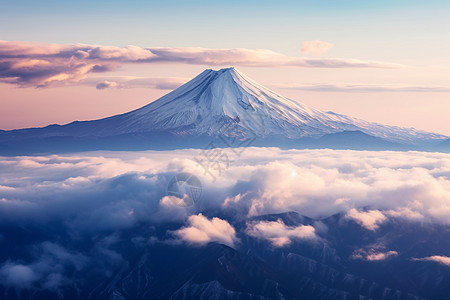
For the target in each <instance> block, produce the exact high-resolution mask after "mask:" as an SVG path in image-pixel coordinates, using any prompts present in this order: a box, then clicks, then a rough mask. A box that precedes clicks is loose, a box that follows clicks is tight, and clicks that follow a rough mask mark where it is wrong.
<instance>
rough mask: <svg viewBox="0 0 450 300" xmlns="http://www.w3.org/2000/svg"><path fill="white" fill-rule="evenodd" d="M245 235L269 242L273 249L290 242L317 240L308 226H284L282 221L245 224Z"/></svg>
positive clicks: (312, 229)
mask: <svg viewBox="0 0 450 300" xmlns="http://www.w3.org/2000/svg"><path fill="white" fill-rule="evenodd" d="M246 233H247V234H248V235H250V236H253V237H256V238H259V239H265V240H269V241H270V242H271V243H272V245H273V246H274V247H283V246H287V245H289V244H290V243H291V242H292V240H294V239H298V240H309V241H312V240H317V239H318V236H317V235H316V230H315V228H314V227H312V226H310V225H300V226H297V227H292V226H286V225H285V224H284V223H283V221H282V220H280V219H279V220H277V221H275V222H268V221H260V222H255V223H250V224H247V229H246Z"/></svg>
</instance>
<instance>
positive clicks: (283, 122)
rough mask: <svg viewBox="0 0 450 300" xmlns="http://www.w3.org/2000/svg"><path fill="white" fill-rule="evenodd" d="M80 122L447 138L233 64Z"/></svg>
mask: <svg viewBox="0 0 450 300" xmlns="http://www.w3.org/2000/svg"><path fill="white" fill-rule="evenodd" d="M81 123H85V124H80V123H75V124H76V125H77V126H79V125H95V126H93V128H94V130H91V129H92V128H90V127H91V126H83V127H87V128H86V129H87V132H85V134H95V135H99V136H104V135H116V134H123V133H131V132H149V131H170V132H172V133H175V134H181V135H185V134H187V135H209V136H217V135H219V134H222V133H223V129H224V128H225V127H227V126H230V125H233V126H234V129H233V134H235V135H237V136H238V137H240V136H242V137H244V136H246V135H249V134H252V135H253V134H255V135H257V136H259V137H263V138H264V137H269V136H279V137H287V138H290V139H297V138H301V137H315V136H317V137H318V136H323V135H325V134H329V133H336V132H341V131H352V130H361V131H362V132H364V133H366V134H369V135H373V136H376V137H380V138H384V139H386V140H389V141H395V142H400V143H416V142H417V141H420V140H433V139H443V138H445V137H444V136H442V135H439V134H434V133H428V132H424V131H419V130H415V129H412V128H401V127H394V126H384V125H381V124H377V123H372V122H366V121H363V120H360V119H356V118H352V117H348V116H344V115H340V114H336V113H333V112H322V111H319V110H315V109H311V108H308V107H306V106H304V105H302V104H300V103H298V102H296V101H293V100H290V99H288V98H285V97H283V96H280V95H278V94H277V93H275V92H273V91H271V90H269V89H267V88H265V87H263V86H261V85H259V84H258V83H256V82H254V81H253V80H251V79H249V78H247V77H246V76H244V75H243V74H241V73H240V72H239V71H237V70H236V69H235V68H227V69H221V70H219V71H214V70H205V71H204V72H202V73H201V74H200V75H198V76H197V77H195V78H194V79H192V80H191V81H189V82H188V83H186V84H184V85H183V86H181V87H179V88H178V89H176V90H174V91H172V92H171V93H169V94H167V95H165V96H163V97H162V98H160V99H158V100H156V101H154V102H152V103H150V104H148V105H146V106H144V107H142V108H140V109H137V110H134V111H131V112H129V113H125V114H122V115H117V116H113V117H110V118H106V119H102V120H97V121H91V122H81ZM75 124H73V123H72V124H70V125H72V126H73V125H75ZM224 134H230V132H228V131H227V132H226V133H224Z"/></svg>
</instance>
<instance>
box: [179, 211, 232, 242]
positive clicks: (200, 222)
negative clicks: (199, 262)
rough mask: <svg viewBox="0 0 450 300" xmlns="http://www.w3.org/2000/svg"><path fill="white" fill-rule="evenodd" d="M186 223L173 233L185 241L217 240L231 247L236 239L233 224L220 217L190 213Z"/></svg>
mask: <svg viewBox="0 0 450 300" xmlns="http://www.w3.org/2000/svg"><path fill="white" fill-rule="evenodd" d="M188 224H189V225H188V226H187V227H183V228H181V229H179V230H177V231H175V233H174V234H175V235H176V236H177V237H178V238H180V239H181V240H183V241H185V242H188V243H192V244H198V245H204V244H207V243H209V242H218V243H221V244H224V245H228V246H230V247H233V246H234V244H235V243H236V241H237V238H236V231H235V229H234V228H233V226H231V225H230V224H229V223H228V222H227V221H225V220H222V219H220V218H217V217H214V218H212V219H211V220H210V219H208V218H207V217H205V216H203V215H202V214H198V215H192V216H190V217H189V219H188Z"/></svg>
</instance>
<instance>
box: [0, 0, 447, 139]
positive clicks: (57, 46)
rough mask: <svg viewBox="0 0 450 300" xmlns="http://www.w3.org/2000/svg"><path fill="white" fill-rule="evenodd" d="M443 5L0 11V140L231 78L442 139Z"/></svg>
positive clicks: (140, 4)
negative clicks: (5, 133)
mask: <svg viewBox="0 0 450 300" xmlns="http://www.w3.org/2000/svg"><path fill="white" fill-rule="evenodd" d="M449 13H450V3H449V2H448V1H438V0H431V1H411V0H410V1H403V0H400V1H384V0H383V1H350V0H349V1H332V0H329V1H234V0H233V1H214V0H213V1H211V0H210V1H199V0H189V1H187V0H184V1H181V0H179V1H21V0H18V1H4V0H0V40H1V42H0V95H1V97H0V107H1V109H0V129H14V128H23V127H33V126H45V125H48V124H53V123H59V124H63V123H68V122H71V121H74V120H88V119H96V118H101V117H107V116H110V115H114V114H118V113H123V112H126V111H129V110H132V109H135V108H138V107H140V106H142V105H145V104H147V103H149V102H151V101H154V100H156V99H157V98H158V97H160V96H162V95H164V94H166V93H168V92H170V91H171V90H172V89H173V88H176V87H177V86H179V85H181V84H182V83H184V82H187V81H188V80H189V79H191V78H193V77H194V76H196V75H197V74H198V73H200V72H202V71H203V70H204V69H206V68H213V69H220V68H222V67H229V66H234V67H237V68H238V69H239V70H240V71H241V72H243V73H244V74H246V75H247V76H248V77H250V78H252V79H254V80H255V81H257V82H259V83H261V84H263V85H265V86H267V87H268V88H270V89H273V90H275V91H276V92H278V93H280V94H282V95H284V96H287V97H289V98H291V99H293V100H296V101H299V102H301V103H303V104H306V105H308V106H310V107H313V108H317V109H321V110H325V111H330V110H331V111H335V112H337V113H343V114H347V115H351V116H354V117H359V118H362V119H365V120H368V121H376V122H380V123H384V124H389V125H399V126H406V127H415V128H418V129H423V130H428V131H434V132H438V133H442V134H446V135H449V136H450V126H448V125H449V121H448V119H449V118H448V117H449V115H450V114H449V112H450V77H449V76H448V75H449V69H450V40H449V39H448V30H447V28H450V19H449V18H448V15H449Z"/></svg>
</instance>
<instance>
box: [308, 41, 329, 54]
mask: <svg viewBox="0 0 450 300" xmlns="http://www.w3.org/2000/svg"><path fill="white" fill-rule="evenodd" d="M333 46H334V45H333V44H332V43H328V42H324V41H319V40H314V41H304V42H303V43H302V53H305V54H312V55H322V54H324V53H326V52H328V51H329V50H330V49H331V48H333Z"/></svg>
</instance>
